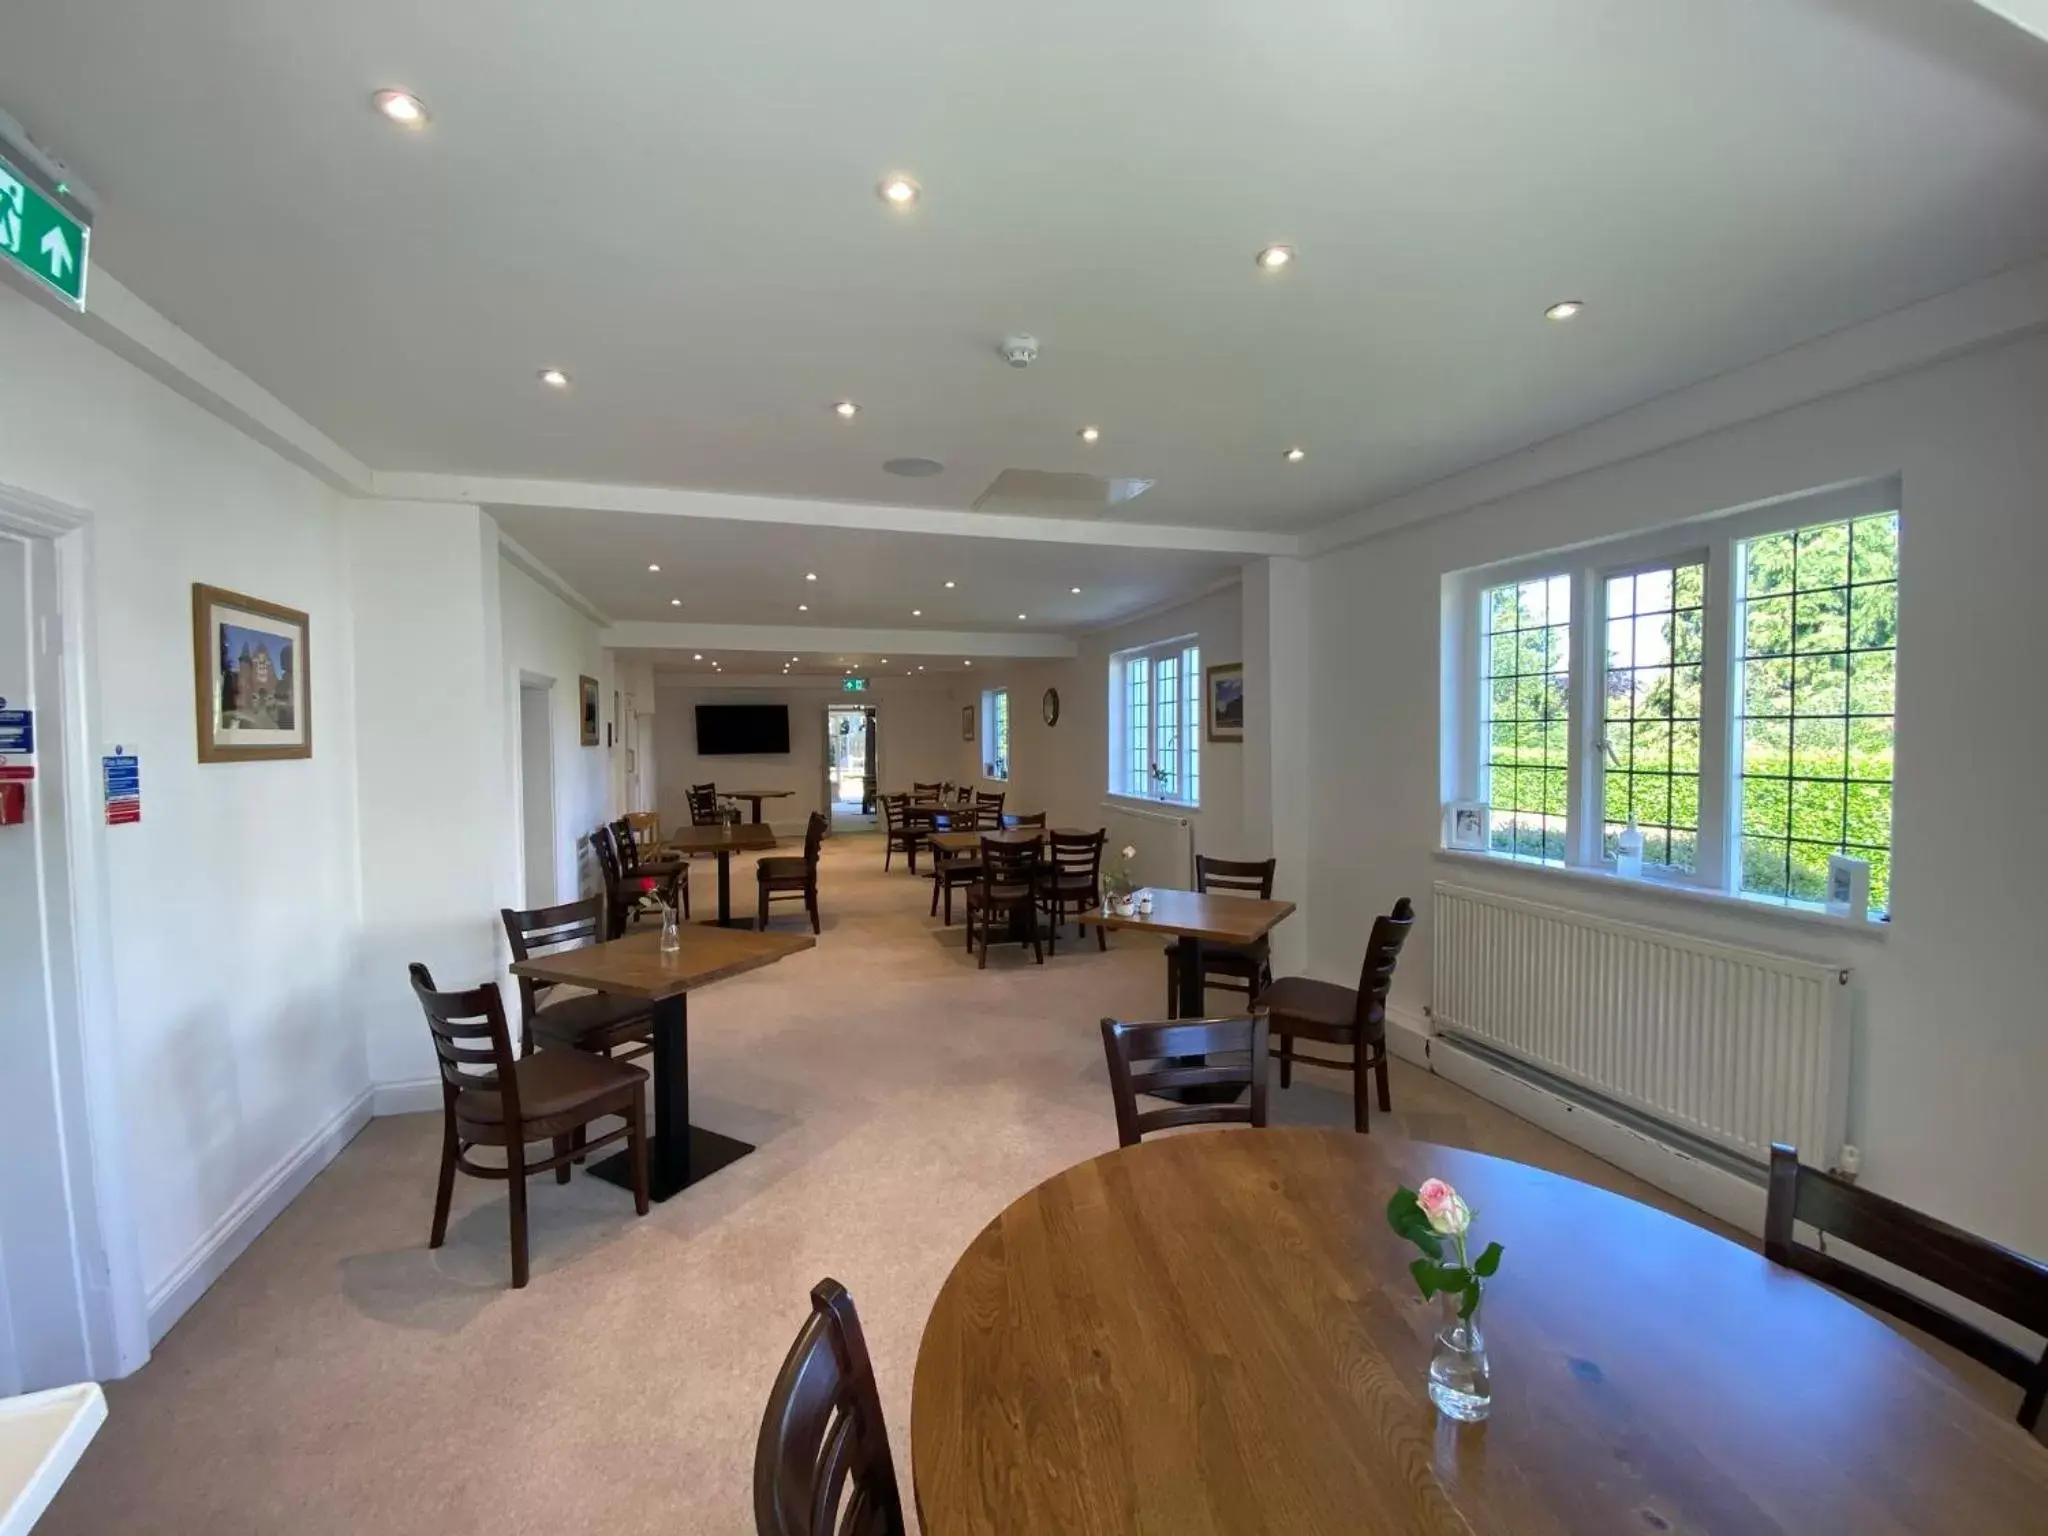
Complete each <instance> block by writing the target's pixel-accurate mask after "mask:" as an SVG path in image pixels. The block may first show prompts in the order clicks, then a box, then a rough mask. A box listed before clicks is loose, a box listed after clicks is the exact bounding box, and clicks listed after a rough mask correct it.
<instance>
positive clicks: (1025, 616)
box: [1017, 613, 1029, 619]
mask: <svg viewBox="0 0 2048 1536" xmlns="http://www.w3.org/2000/svg"><path fill="white" fill-rule="evenodd" d="M1017 617H1018V618H1019V619H1024V618H1028V617H1029V615H1028V614H1022V613H1020V614H1018V615H1017Z"/></svg>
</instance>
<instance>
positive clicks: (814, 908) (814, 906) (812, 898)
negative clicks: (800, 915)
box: [804, 885, 825, 934]
mask: <svg viewBox="0 0 2048 1536" xmlns="http://www.w3.org/2000/svg"><path fill="white" fill-rule="evenodd" d="M804 910H805V911H806V912H808V913H810V914H811V932H812V933H814V934H818V933H823V932H824V931H825V930H824V929H823V928H822V927H820V926H819V923H818V888H817V887H816V886H815V885H807V886H805V887H804Z"/></svg>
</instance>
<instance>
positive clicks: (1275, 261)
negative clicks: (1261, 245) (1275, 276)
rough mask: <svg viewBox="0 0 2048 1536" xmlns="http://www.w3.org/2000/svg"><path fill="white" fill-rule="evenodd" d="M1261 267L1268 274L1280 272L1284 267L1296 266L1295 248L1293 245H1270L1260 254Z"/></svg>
mask: <svg viewBox="0 0 2048 1536" xmlns="http://www.w3.org/2000/svg"><path fill="white" fill-rule="evenodd" d="M1258 261H1259V265H1260V266H1261V267H1263V268H1264V269H1265V270H1266V271H1268V272H1278V271H1280V270H1281V269H1282V268H1283V267H1290V266H1292V265H1294V247H1293V246H1291V245H1269V246H1267V247H1266V248H1265V249H1264V250H1263V251H1261V252H1259V257H1258Z"/></svg>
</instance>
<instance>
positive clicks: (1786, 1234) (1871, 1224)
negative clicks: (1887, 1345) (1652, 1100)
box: [1764, 1145, 2048, 1429]
mask: <svg viewBox="0 0 2048 1536" xmlns="http://www.w3.org/2000/svg"><path fill="white" fill-rule="evenodd" d="M1798 1222H1804V1223H1806V1225H1808V1226H1810V1227H1814V1228H1817V1229H1818V1230H1819V1231H1820V1232H1821V1233H1822V1234H1824V1235H1826V1236H1832V1237H1836V1238H1839V1239H1840V1240H1841V1241H1842V1242H1844V1243H1847V1244H1849V1245H1850V1246H1851V1247H1852V1248H1858V1249H1861V1250H1862V1251H1863V1252H1865V1253H1868V1254H1870V1255H1872V1256H1873V1257H1875V1258H1879V1259H1883V1260H1884V1261H1885V1262H1887V1263H1890V1264H1896V1265H1897V1266H1899V1267H1900V1268H1901V1269H1904V1270H1908V1271H1910V1272H1911V1273H1913V1274H1916V1275H1918V1276H1920V1277H1921V1278H1922V1279H1924V1280H1928V1281H1931V1282H1933V1283H1934V1284H1935V1285H1938V1286H1940V1287H1941V1288H1942V1289H1943V1290H1945V1291H1948V1292H1951V1293H1952V1294H1954V1295H1957V1296H1960V1297H1962V1298H1963V1299H1964V1300H1966V1301H1972V1302H1975V1303H1976V1304H1977V1305H1978V1306H1980V1307H1983V1308H1985V1309H1986V1310H1988V1311H1991V1312H1995V1313H1997V1314H1998V1315H1999V1316H2000V1317H2004V1318H2009V1319H2010V1320H2011V1321H2013V1322H2015V1323H2018V1324H2019V1325H2020V1326H2021V1327H2022V1328H2024V1329H2026V1330H2027V1331H2028V1332H2029V1333H2034V1334H2044V1335H2048V1264H2042V1263H2041V1262H2040V1261H2038V1260H2036V1259H2030V1258H2028V1257H2027V1256H2026V1255H2024V1254H2020V1253H2015V1252H2013V1251H2012V1250H2011V1249H2010V1248H2003V1247H2000V1246H1999V1245H1998V1244H1997V1243H1994V1242H1992V1241H1991V1240H1990V1239H1988V1238H1983V1237H1979V1236H1977V1235H1976V1234H1975V1233H1974V1232H1965V1231H1963V1230H1962V1228H1960V1227H1953V1226H1950V1225H1949V1224H1948V1223H1947V1222H1945V1221H1940V1220H1937V1219H1936V1218H1935V1217H1932V1216H1928V1215H1925V1214H1923V1213H1922V1212H1919V1211H1916V1210H1914V1209H1913V1208H1912V1207H1911V1206H1909V1205H1902V1204H1900V1203H1899V1202H1898V1201H1896V1200H1890V1199H1887V1198H1885V1197H1884V1196H1883V1195H1878V1194H1873V1193H1871V1192H1870V1191H1869V1190H1867V1189H1858V1188H1857V1187H1856V1186H1855V1185H1853V1184H1850V1183H1848V1182H1847V1181H1846V1180H1843V1179H1839V1178H1836V1177H1835V1176H1834V1175H1833V1174H1831V1173H1827V1172H1824V1171H1822V1170H1821V1169H1819V1168H1808V1167H1805V1166H1804V1165H1802V1164H1801V1163H1800V1161H1799V1153H1798V1152H1797V1151H1796V1150H1794V1149H1793V1148H1791V1147H1787V1146H1781V1145H1774V1146H1773V1147H1772V1148H1771V1182H1770V1198H1769V1203H1768V1205H1767V1206H1766V1208H1765V1212H1764V1253H1765V1255H1766V1256H1767V1257H1769V1258H1770V1259H1771V1260H1772V1261H1773V1262H1775V1263H1779V1264H1783V1265H1784V1266H1785V1267H1786V1268H1787V1269H1796V1270H1799V1271H1800V1272H1801V1273H1803V1274H1808V1275H1811V1276H1813V1277H1814V1278H1815V1279H1816V1280H1820V1281H1822V1282H1824V1283H1825V1284H1828V1285H1831V1286H1833V1287H1834V1288H1835V1289H1836V1290H1839V1291H1845V1292H1847V1293H1848V1294H1849V1295H1851V1296H1854V1297H1856V1298H1858V1299H1859V1300H1861V1301H1866V1302H1868V1303H1869V1304H1870V1305H1872V1306H1874V1307H1878V1308H1881V1309H1882V1310H1884V1311H1886V1312H1889V1313H1891V1314H1892V1315H1893V1316H1894V1317H1897V1318H1899V1319H1901V1320H1902V1321H1904V1322H1907V1323H1910V1324H1911V1325H1912V1326H1914V1327H1916V1328H1919V1329H1921V1330H1922V1331H1924V1332H1926V1333H1931V1334H1933V1335H1934V1336H1935V1337H1936V1338H1938V1339H1941V1340H1942V1341H1943V1342H1945V1343H1948V1344H1951V1345H1953V1346H1955V1347H1956V1348H1957V1349H1960V1350H1962V1351H1963V1352H1964V1353H1965V1354H1968V1355H1970V1356H1972V1357H1973V1358H1975V1359H1978V1360H1981V1361H1983V1362H1984V1364H1986V1365H1988V1366H1990V1367H1991V1368H1992V1369H1993V1370H1995V1371H1997V1372H1998V1373H1999V1374H2000V1375H2002V1376H2004V1377H2006V1378H2007V1379H2008V1380H2011V1381H2015V1382H2018V1383H2019V1384H2020V1386H2021V1387H2022V1388H2023V1389H2024V1396H2023V1398H2022V1400H2021V1403H2020V1412H2019V1422H2020V1423H2021V1425H2022V1426H2024V1427H2025V1428H2027V1429H2032V1428H2033V1427H2034V1426H2035V1424H2037V1423H2038V1422H2039V1421H2040V1417H2041V1408H2042V1404H2043V1402H2044V1400H2048V1350H2044V1351H2043V1353H2042V1355H2041V1358H2040V1359H2038V1360H2036V1359H2034V1358H2033V1357H2032V1356H2030V1355H2027V1354H2024V1353H2022V1352H2021V1351H2019V1350H2017V1349H2015V1348H2013V1347H2012V1346H2011V1345H2010V1344H2007V1343H2006V1342H2005V1341H2004V1340H2003V1339H1999V1338H1995V1337H1993V1336H1992V1335H1990V1334H1988V1333H1985V1332H1984V1331H1983V1330H1982V1329H1980V1328H1978V1327H1977V1326H1976V1325H1974V1324H1972V1323H1968V1322H1965V1321H1963V1319H1961V1318H1959V1317H1957V1316H1956V1315H1955V1314H1954V1313H1952V1312H1947V1311H1944V1310H1942V1309H1941V1308H1940V1307H1937V1306H1934V1305H1932V1304H1931V1303H1929V1302H1926V1301H1923V1300H1922V1299H1921V1298H1919V1297H1918V1296H1914V1295H1912V1294H1910V1293H1909V1292H1907V1291H1905V1290H1902V1289H1901V1288H1899V1287H1898V1286H1896V1285H1893V1284H1892V1283H1891V1282H1889V1281H1887V1280H1882V1279H1880V1278H1878V1277H1877V1276H1876V1275H1873V1274H1871V1273H1869V1272H1868V1271H1867V1270H1862V1269H1858V1268H1855V1267H1854V1266H1852V1265H1849V1264H1845V1263H1843V1262H1842V1261H1841V1260H1839V1259H1837V1258H1835V1257H1833V1256H1832V1255H1830V1254H1826V1253H1821V1252H1818V1251H1816V1250H1814V1249H1812V1248H1808V1247H1806V1246H1805V1245H1804V1244H1802V1243H1800V1242H1798V1241H1797V1240H1796V1239H1795V1237H1794V1233H1793V1227H1794V1224H1795V1223H1798Z"/></svg>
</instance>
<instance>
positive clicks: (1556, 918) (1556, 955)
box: [1430, 883, 1849, 1168]
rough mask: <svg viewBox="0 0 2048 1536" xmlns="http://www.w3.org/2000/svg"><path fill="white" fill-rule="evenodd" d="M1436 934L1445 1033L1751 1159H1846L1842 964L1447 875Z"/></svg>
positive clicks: (1826, 1163) (1822, 1162)
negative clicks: (1781, 1145) (1784, 1149)
mask: <svg viewBox="0 0 2048 1536" xmlns="http://www.w3.org/2000/svg"><path fill="white" fill-rule="evenodd" d="M1431 942H1432V949H1433V954H1434V966H1433V975H1432V982H1433V991H1434V993H1435V996H1434V998H1433V999H1432V1002H1431V1008H1430V1011H1431V1014H1432V1016H1433V1018H1434V1021H1435V1025H1436V1028H1437V1029H1438V1030H1439V1031H1440V1032H1442V1033H1444V1034H1446V1035H1449V1036H1451V1037H1452V1038H1454V1039H1457V1038H1464V1039H1469V1040H1473V1041H1477V1042H1479V1043H1481V1044H1483V1045H1486V1046H1489V1047H1491V1048H1492V1049H1494V1050H1496V1051H1501V1052H1504V1053H1506V1054H1508V1055H1511V1056H1514V1057H1517V1058H1519V1059H1520V1060H1522V1061H1525V1062H1528V1063H1530V1064H1531V1065H1533V1066H1535V1067H1538V1068H1541V1069H1542V1070H1543V1071H1545V1072H1547V1073H1550V1074H1552V1075H1553V1076H1555V1077H1559V1078H1562V1079H1565V1080H1567V1081H1568V1082H1571V1083H1574V1084H1577V1085H1578V1086H1580V1087H1582V1088H1585V1089H1589V1090H1591V1091H1592V1092H1593V1093H1595V1094H1598V1095H1601V1096H1603V1097H1605V1098H1607V1099H1610V1100H1613V1101H1615V1102H1616V1103H1619V1104H1622V1105H1626V1106H1628V1107H1629V1108H1631V1109H1634V1110H1636V1111H1638V1112H1639V1113H1641V1114H1644V1115H1647V1116H1649V1117H1651V1118H1652V1119H1655V1120H1658V1121H1662V1122H1663V1123H1665V1124H1667V1125H1671V1126H1675V1127H1677V1128H1678V1129H1679V1130H1681V1131H1685V1132H1688V1133H1690V1134H1691V1135H1693V1136H1695V1137H1699V1138H1701V1139H1702V1140H1705V1141H1708V1142H1711V1143H1714V1144H1715V1145H1718V1146H1721V1147H1724V1148H1726V1149H1728V1150H1729V1151H1731V1152H1734V1153H1736V1154H1737V1155H1739V1156H1741V1157H1743V1158H1746V1159H1748V1160H1750V1161H1753V1162H1758V1163H1767V1162H1769V1160H1770V1155H1771V1143H1772V1142H1773V1141H1786V1142H1791V1143H1792V1144H1794V1145H1796V1146H1797V1147H1798V1148H1799V1155H1800V1160H1801V1161H1802V1162H1807V1163H1812V1164H1815V1165H1817V1166H1819V1167H1823V1168H1826V1167H1832V1166H1834V1165H1835V1163H1836V1161H1837V1159H1838V1158H1839V1156H1840V1153H1841V1149H1842V1136H1843V1122H1844V1117H1845V1115H1846V1113H1847V1108H1848V1097H1849V987H1848V980H1849V973H1848V972H1847V971H1846V970H1843V969H1840V968H1838V967H1835V966H1829V965H1816V964H1813V963H1811V962H1809V961H1805V960H1794V959H1790V958H1788V957H1786V956H1783V955H1774V954H1768V953H1766V952H1764V951H1762V950H1754V949H1738V948H1735V947H1733V946H1731V945H1726V944H1715V943H1709V942H1707V941H1705V940H1703V939H1695V938H1690V937H1687V936H1686V935H1683V934H1677V933H1667V932H1664V931H1662V930H1660V929H1656V928H1640V927H1637V926H1635V925H1634V924H1632V923H1619V922H1613V921H1610V920H1609V919H1606V918H1601V917H1594V916H1591V915H1590V914H1588V913H1584V912H1573V911H1569V910H1567V909H1565V908H1563V907H1552V906H1546V905H1543V904H1541V903H1538V902H1533V901H1521V900H1517V899H1516V898H1514V897H1511V896H1501V895H1497V894H1495V893H1493V892H1491V891H1479V890H1473V889H1471V888H1469V887H1466V886H1458V885H1446V884H1442V883H1439V884H1438V885H1437V887H1436V912H1435V914H1434V917H1433V919H1432V922H1431Z"/></svg>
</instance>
